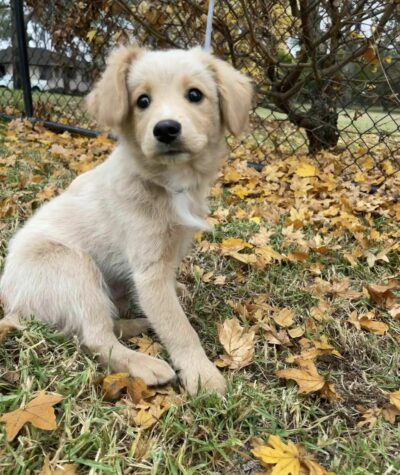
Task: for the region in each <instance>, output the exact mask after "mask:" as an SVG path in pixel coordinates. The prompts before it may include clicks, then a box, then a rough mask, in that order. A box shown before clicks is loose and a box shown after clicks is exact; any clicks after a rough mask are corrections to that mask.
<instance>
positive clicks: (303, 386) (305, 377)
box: [275, 361, 325, 394]
mask: <svg viewBox="0 0 400 475" xmlns="http://www.w3.org/2000/svg"><path fill="white" fill-rule="evenodd" d="M275 374H276V375H277V376H278V378H285V379H293V380H294V381H296V383H297V384H298V385H299V393H300V394H308V393H313V392H316V391H319V390H320V389H322V388H323V387H324V385H325V379H324V378H323V377H322V376H321V375H320V374H319V373H318V371H317V368H316V366H315V364H314V363H313V362H312V361H303V362H302V363H301V368H300V369H295V368H289V369H282V370H280V371H277V372H276V373H275Z"/></svg>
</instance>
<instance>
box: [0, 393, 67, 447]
mask: <svg viewBox="0 0 400 475" xmlns="http://www.w3.org/2000/svg"><path fill="white" fill-rule="evenodd" d="M63 399H64V398H63V397H62V396H60V395H59V394H46V393H45V392H44V391H41V392H40V393H39V394H38V395H37V397H35V399H32V401H30V402H29V403H28V404H27V405H26V406H24V407H22V408H21V409H17V410H15V411H12V412H8V413H7V414H3V415H2V416H1V417H0V422H5V423H6V435H7V440H8V441H9V442H11V441H12V440H14V438H15V436H16V435H17V434H18V432H19V431H20V430H21V428H22V427H23V426H24V425H25V424H26V423H27V422H30V423H31V424H32V425H33V426H35V427H37V428H38V429H43V430H54V429H57V422H56V415H55V413H54V409H53V406H54V405H55V404H57V403H59V402H60V401H62V400H63Z"/></svg>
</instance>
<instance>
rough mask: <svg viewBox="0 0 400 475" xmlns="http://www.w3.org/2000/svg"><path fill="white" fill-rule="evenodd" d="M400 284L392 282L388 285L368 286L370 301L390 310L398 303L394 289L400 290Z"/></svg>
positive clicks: (395, 281)
mask: <svg viewBox="0 0 400 475" xmlns="http://www.w3.org/2000/svg"><path fill="white" fill-rule="evenodd" d="M399 288H400V282H399V281H397V280H392V281H391V282H390V283H389V284H388V285H375V284H369V285H367V286H366V289H367V292H368V294H369V297H370V299H371V300H372V302H374V303H375V304H376V305H378V307H382V308H386V309H390V308H392V307H393V306H394V305H395V304H396V303H397V297H396V295H395V294H394V293H393V289H399Z"/></svg>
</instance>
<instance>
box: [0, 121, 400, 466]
mask: <svg viewBox="0 0 400 475" xmlns="http://www.w3.org/2000/svg"><path fill="white" fill-rule="evenodd" d="M1 132H2V133H1V136H0V165H2V168H0V186H1V188H0V192H1V195H0V203H2V202H4V200H5V199H7V198H10V197H14V198H15V199H16V201H17V203H18V206H17V208H16V209H15V210H14V211H13V212H11V213H8V214H7V215H6V216H3V221H2V224H1V225H0V226H1V227H0V233H1V235H0V251H1V255H3V256H4V255H5V252H6V243H7V241H8V240H9V239H10V237H11V236H12V234H13V233H14V231H15V229H16V227H17V226H19V225H20V224H21V223H22V222H23V221H24V220H25V219H26V217H27V216H28V215H29V214H30V213H31V211H32V207H36V206H38V202H36V201H35V199H36V198H35V197H36V196H37V193H38V191H40V190H41V189H43V188H45V187H46V186H48V185H49V184H56V185H57V186H58V187H59V188H64V187H65V186H67V184H68V183H69V181H70V180H71V179H72V177H73V172H72V171H71V168H70V165H69V160H70V161H73V160H75V159H78V158H79V156H77V157H76V158H71V159H66V158H62V157H60V156H57V155H56V154H55V153H54V152H52V151H51V145H52V143H51V142H52V141H56V142H57V143H59V144H61V145H62V146H63V147H66V148H68V147H76V148H75V149H74V150H76V152H77V154H78V152H80V148H82V149H83V150H86V151H88V150H91V151H92V152H93V154H94V155H96V156H97V155H98V149H97V148H96V147H98V148H99V150H100V149H101V147H100V145H96V142H95V141H92V140H89V141H88V140H86V139H78V140H79V144H78V145H75V144H74V141H73V140H71V139H70V138H69V137H68V136H53V135H50V134H49V133H48V132H45V131H41V132H40V133H34V132H32V131H29V130H28V131H27V130H25V129H21V130H20V131H17V132H16V135H15V133H10V132H9V131H8V130H7V129H5V128H3V129H2V131H1ZM101 150H102V153H103V154H104V149H101ZM13 155H16V161H15V164H14V165H12V166H10V165H5V163H6V162H7V160H8V159H9V157H10V156H13ZM277 163H278V162H277ZM279 163H280V162H279ZM37 175H40V176H42V178H43V181H42V182H40V183H39V184H35V183H32V182H31V181H29V180H28V181H26V180H25V181H24V180H23V177H26V176H28V177H32V176H37ZM281 180H282V182H283V181H284V178H282V179H281ZM294 183H295V182H294ZM388 183H389V182H388ZM388 187H389V184H388ZM228 190H229V188H228ZM228 190H225V191H224V192H223V193H222V194H220V195H218V193H215V195H216V196H217V197H215V198H214V199H213V202H212V203H211V207H212V210H213V213H214V214H213V215H214V216H216V213H217V212H218V210H219V209H227V210H229V214H228V216H227V217H226V218H224V219H222V220H220V221H219V223H218V224H217V225H216V226H215V228H214V230H213V231H212V232H210V233H208V234H206V235H205V236H203V239H205V240H207V241H208V242H209V243H211V244H213V243H221V242H222V241H223V239H226V238H227V237H236V238H241V239H245V240H248V239H249V238H250V237H251V236H253V235H254V234H255V233H256V232H257V231H258V230H259V229H260V228H261V227H262V226H264V227H266V228H267V229H268V230H270V231H271V239H270V243H271V245H272V246H273V247H274V249H275V250H276V251H278V252H281V253H285V254H287V253H288V252H289V250H291V249H292V248H291V247H290V246H288V244H287V242H286V240H285V236H284V234H283V230H284V229H285V227H286V226H287V223H286V220H287V217H288V211H289V209H290V203H291V201H292V200H294V199H295V198H294V196H293V195H292V193H289V192H287V193H286V195H285V201H287V203H288V210H287V212H285V211H284V210H283V209H282V210H281V215H280V216H278V217H277V218H276V219H272V218H271V219H269V218H268V216H266V217H263V218H262V219H261V221H260V222H259V223H257V222H254V221H253V222H252V221H249V220H248V219H246V218H243V217H242V218H240V219H238V218H235V213H237V212H238V211H239V210H240V209H243V210H246V212H247V213H248V215H249V216H250V213H251V212H254V209H255V208H256V207H257V206H258V207H260V206H261V203H262V201H263V200H265V199H267V198H262V200H261V201H258V202H257V199H254V198H251V197H250V198H248V199H247V201H244V200H236V201H232V200H233V195H232V194H230V193H229V192H228ZM382 193H385V191H383V192H382ZM386 193H388V195H389V192H388V191H386ZM368 196H370V195H368ZM276 198H277V199H278V198H279V193H278V191H277V195H276ZM323 199H329V196H325V197H324V196H322V197H321V200H323ZM294 202H295V201H293V203H294ZM385 203H386V204H385V206H384V205H382V206H383V207H386V205H387V204H388V203H389V197H388V198H387V201H385ZM267 207H268V213H271V214H270V216H273V213H272V208H273V205H272V204H267ZM0 209H2V208H0ZM360 213H361V214H362V217H363V219H364V218H365V219H370V220H371V228H372V227H374V229H379V231H380V233H381V236H396V235H397V236H398V233H399V232H400V227H399V226H398V223H396V222H395V221H394V220H393V219H391V218H390V219H389V218H388V217H385V213H383V216H375V217H371V216H368V213H367V212H366V213H362V212H360ZM386 215H387V212H386ZM303 231H304V234H305V235H307V239H311V238H313V237H314V236H315V235H316V234H318V233H319V232H320V228H319V227H318V222H316V223H315V224H312V223H311V224H309V225H307V226H305V227H304V228H303ZM396 233H397V234H396ZM360 239H361V238H360ZM357 245H358V243H357V241H356V240H355V239H354V238H353V237H352V236H350V235H349V234H347V233H342V234H340V233H336V235H335V234H334V233H332V242H331V243H330V245H329V252H328V253H326V254H319V253H317V252H314V251H310V257H309V259H308V260H307V261H306V262H290V261H289V262H281V263H276V262H275V263H271V264H270V265H268V266H266V268H264V269H256V268H253V267H248V266H243V265H241V264H239V263H238V262H236V261H234V260H233V259H231V258H229V257H224V256H221V254H220V253H219V252H217V251H207V252H203V251H202V249H201V247H199V246H197V247H195V248H194V249H193V251H192V253H191V255H190V256H189V257H188V258H187V259H186V260H185V262H184V265H183V266H182V269H181V273H180V278H179V280H180V281H182V282H184V283H185V284H186V285H187V286H188V288H189V290H190V293H191V295H192V300H191V301H185V302H184V303H183V304H184V307H185V311H186V313H187V315H188V317H189V318H190V320H191V322H192V324H193V326H194V327H195V328H196V330H197V331H198V333H199V335H200V338H201V341H202V343H203V345H204V348H205V350H206V352H207V354H208V355H209V357H210V358H211V359H212V360H213V359H215V358H216V357H217V356H218V355H219V354H221V352H222V348H221V346H220V344H219V343H218V337H217V329H216V323H218V322H223V321H224V320H225V319H227V318H231V317H232V316H235V315H236V316H237V313H236V312H235V311H234V310H233V308H232V305H230V303H229V302H230V301H233V302H239V303H242V304H245V303H246V302H254V300H255V299H256V298H257V297H259V296H260V295H264V294H265V295H266V299H267V302H268V303H269V304H271V305H276V306H279V307H290V308H292V309H293V310H294V311H295V315H296V322H297V323H298V324H304V325H306V328H307V330H306V334H305V336H306V337H308V338H318V337H321V336H322V335H326V336H327V338H328V340H329V342H330V343H331V344H333V345H334V347H335V348H336V349H337V350H338V351H339V352H340V353H341V354H342V355H343V356H344V358H343V359H335V358H332V357H329V356H326V357H324V358H322V359H321V361H319V362H318V369H319V370H320V372H321V373H322V374H323V375H324V376H326V377H327V378H328V379H329V380H330V381H332V382H335V383H336V386H337V389H338V392H339V394H340V395H341V396H342V398H343V400H342V401H341V402H339V403H337V404H334V403H330V402H328V401H326V400H323V399H321V398H320V397H318V396H317V395H313V394H311V395H307V396H301V395H299V394H298V391H297V389H296V385H295V384H294V383H292V382H287V381H283V380H280V379H278V378H277V377H276V376H275V371H276V370H277V369H281V368H284V367H287V366H288V365H287V364H286V363H285V359H286V357H287V356H289V355H290V354H295V353H297V352H298V349H299V345H298V343H296V342H294V344H293V346H292V347H284V346H282V347H278V346H274V345H271V344H268V343H267V341H266V340H265V338H264V335H263V332H262V331H260V332H259V334H258V338H257V343H256V351H255V356H254V360H253V362H252V364H251V365H250V366H248V367H246V368H244V369H242V370H240V371H237V372H232V371H225V372H224V374H225V376H226V378H227V380H228V386H229V389H228V393H227V396H226V397H225V398H223V399H222V398H219V397H217V396H215V395H207V394H200V395H198V396H197V397H193V398H190V399H188V400H186V402H184V404H183V405H180V406H175V407H172V408H170V409H169V410H168V411H167V413H166V414H165V415H164V416H163V417H162V418H161V419H160V421H159V422H158V423H157V424H156V425H155V426H153V428H151V429H149V430H142V429H140V428H138V427H135V426H134V425H132V424H131V423H130V422H129V418H128V417H127V407H126V406H125V405H124V404H123V403H113V404H111V403H107V402H105V401H103V399H102V395H101V390H100V387H99V386H98V385H97V384H96V380H97V379H98V377H99V376H100V375H102V374H104V369H103V368H101V367H99V366H98V364H97V363H96V361H95V359H94V358H93V357H92V356H90V355H87V354H85V353H83V352H82V351H81V350H80V349H79V347H78V344H77V342H76V341H75V340H74V339H66V338H64V337H63V336H61V335H59V334H57V333H56V332H55V331H54V330H51V329H50V328H48V327H46V326H45V325H42V324H40V323H38V322H31V323H30V324H29V326H28V329H27V330H26V331H24V332H14V333H13V334H12V335H11V336H9V338H7V339H6V340H5V341H4V342H3V343H2V344H1V345H0V413H2V412H8V411H12V410H14V409H16V408H18V407H20V406H21V404H22V403H24V402H25V401H29V400H30V399H31V398H32V397H33V395H34V394H35V392H36V391H38V390H42V389H45V390H46V391H55V392H57V393H60V394H62V395H63V396H64V397H65V399H64V400H63V401H62V402H61V403H60V404H59V405H57V406H56V414H57V421H58V429H57V430H55V431H49V432H46V431H41V430H39V429H35V428H32V427H30V426H29V425H28V426H25V427H24V428H23V429H22V430H21V432H20V435H19V436H18V437H17V439H15V440H14V441H13V442H11V443H9V442H6V440H5V436H4V428H3V426H2V425H0V473H2V474H4V475H22V474H33V473H38V472H39V470H40V469H41V467H42V465H43V460H44V456H45V455H49V456H50V460H53V461H56V462H59V463H68V462H69V463H76V464H77V465H78V467H79V471H78V473H83V474H86V473H88V474H93V475H94V474H130V473H132V474H154V475H159V474H185V475H189V474H209V475H216V474H229V475H243V474H246V475H250V474H252V475H255V474H256V473H260V472H261V471H262V467H261V466H260V465H259V464H258V462H257V461H256V460H255V459H254V457H253V456H252V455H251V447H252V440H254V438H257V437H260V438H262V439H263V440H266V438H267V437H268V435H269V434H276V435H279V436H280V437H281V438H282V439H283V440H285V441H287V440H292V441H293V442H295V443H301V444H303V445H304V446H305V448H306V450H307V451H308V452H310V453H312V454H313V455H314V457H315V458H316V460H318V461H319V463H321V464H322V465H323V466H324V467H326V468H327V469H330V470H332V471H334V472H335V473H337V474H338V475H383V474H387V475H389V474H395V473H400V455H399V454H400V427H399V424H394V425H392V424H389V423H387V422H385V421H384V420H383V419H382V418H379V419H378V421H377V423H376V424H375V425H374V426H373V427H372V428H368V427H362V428H360V427H358V426H357V422H358V421H359V420H360V414H359V412H358V410H357V406H358V405H364V406H366V407H375V406H379V407H381V406H382V405H383V404H384V403H385V401H386V396H385V391H386V392H390V391H395V390H398V389H399V388H400V377H399V367H400V351H399V340H398V338H399V335H400V322H399V321H393V320H392V319H390V318H389V317H388V315H387V313H386V312H385V311H384V310H381V309H378V308H375V311H376V312H377V314H378V315H379V318H381V319H382V320H384V321H386V322H387V323H388V324H390V332H388V333H387V334H386V335H384V336H378V335H373V334H370V333H366V332H363V331H359V330H356V329H355V328H353V327H352V326H351V325H349V324H348V323H346V320H347V317H348V315H349V313H350V312H351V311H352V310H354V309H355V308H356V309H358V310H359V311H367V310H371V308H372V306H371V303H370V302H369V300H368V299H367V298H365V297H362V298H361V299H359V300H357V301H350V300H349V299H346V298H336V299H332V301H331V305H332V312H333V313H332V315H333V316H332V318H330V319H328V320H327V321H323V322H317V324H316V325H315V327H314V328H313V327H312V326H307V324H308V323H310V321H311V320H312V319H310V316H309V311H310V309H311V308H312V307H313V306H314V305H315V304H316V303H317V299H316V297H315V295H313V294H312V293H311V292H310V288H311V286H312V285H313V283H314V281H315V277H316V275H315V273H314V271H313V270H312V269H313V264H319V265H320V266H321V274H320V275H319V277H321V278H323V279H326V280H329V281H332V280H333V279H334V278H337V279H343V278H345V277H348V278H350V279H351V282H352V288H354V289H356V290H360V289H362V287H363V286H364V285H365V284H366V283H368V282H374V283H381V282H385V281H387V279H389V278H392V277H394V276H396V275H398V273H399V268H400V259H399V254H398V252H396V251H392V252H390V253H388V261H389V262H384V261H379V262H378V263H377V264H376V265H375V266H374V267H373V268H370V267H369V266H368V265H367V263H366V262H365V261H364V260H362V259H360V260H359V262H358V264H357V265H356V266H354V267H352V266H350V264H349V262H348V261H347V260H346V259H345V257H344V255H345V254H346V253H350V252H351V251H352V250H354V249H355V248H356V247H357ZM335 246H339V249H335ZM375 246H376V247H373V246H372V245H371V246H370V250H375V251H376V250H378V249H379V250H380V249H382V248H384V247H385V242H382V241H381V242H379V241H378V242H377V243H375ZM193 266H198V267H200V268H201V269H203V270H204V271H205V272H211V271H212V272H214V274H215V275H224V276H226V283H225V285H222V286H219V285H215V284H214V283H213V281H210V282H206V283H205V282H203V281H202V280H201V279H199V278H197V277H196V276H195V274H194V272H193ZM242 323H243V325H245V326H249V325H251V323H250V322H248V321H244V322H242ZM314 323H315V322H314ZM396 338H397V339H396Z"/></svg>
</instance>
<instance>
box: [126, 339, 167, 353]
mask: <svg viewBox="0 0 400 475" xmlns="http://www.w3.org/2000/svg"><path fill="white" fill-rule="evenodd" d="M129 341H130V342H131V343H134V344H135V345H136V346H137V347H138V348H137V351H140V352H141V353H145V354H146V355H149V356H158V355H159V354H160V353H161V350H162V346H161V345H160V343H157V342H156V341H153V340H152V339H151V338H150V337H148V336H147V335H145V336H135V337H133V338H131V339H130V340H129Z"/></svg>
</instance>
